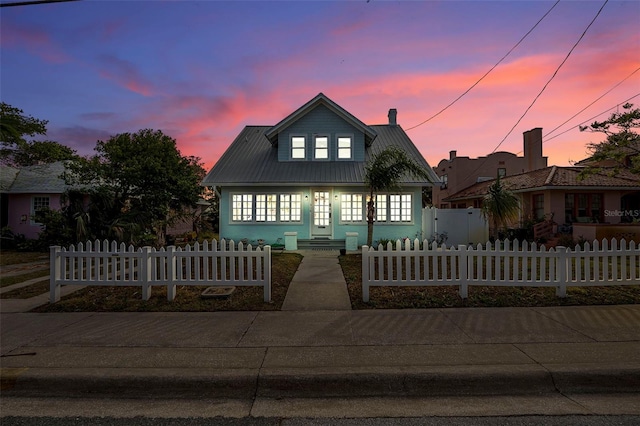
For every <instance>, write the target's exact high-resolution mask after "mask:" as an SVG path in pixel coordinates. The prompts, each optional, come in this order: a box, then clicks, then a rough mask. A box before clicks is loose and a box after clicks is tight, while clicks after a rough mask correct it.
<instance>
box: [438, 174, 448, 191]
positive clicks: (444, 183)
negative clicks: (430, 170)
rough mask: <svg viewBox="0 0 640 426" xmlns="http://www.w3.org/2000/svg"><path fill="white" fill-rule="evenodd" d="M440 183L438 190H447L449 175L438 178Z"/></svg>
mask: <svg viewBox="0 0 640 426" xmlns="http://www.w3.org/2000/svg"><path fill="white" fill-rule="evenodd" d="M440 182H441V183H442V184H441V185H440V188H441V189H447V185H448V184H449V175H442V176H440Z"/></svg>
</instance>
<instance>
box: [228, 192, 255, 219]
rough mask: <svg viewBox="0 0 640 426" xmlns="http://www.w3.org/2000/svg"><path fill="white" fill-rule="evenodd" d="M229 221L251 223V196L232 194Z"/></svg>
mask: <svg viewBox="0 0 640 426" xmlns="http://www.w3.org/2000/svg"><path fill="white" fill-rule="evenodd" d="M231 219H232V220H233V221H234V222H251V221H252V220H253V194H233V197H232V200H231Z"/></svg>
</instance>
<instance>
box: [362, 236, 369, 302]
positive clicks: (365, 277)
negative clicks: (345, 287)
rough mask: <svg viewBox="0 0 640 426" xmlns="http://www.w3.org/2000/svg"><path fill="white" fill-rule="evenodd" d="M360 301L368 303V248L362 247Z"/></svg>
mask: <svg viewBox="0 0 640 426" xmlns="http://www.w3.org/2000/svg"><path fill="white" fill-rule="evenodd" d="M362 301H363V302H368V301H369V247H368V246H366V245H363V246H362Z"/></svg>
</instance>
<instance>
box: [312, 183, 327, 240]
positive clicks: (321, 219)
mask: <svg viewBox="0 0 640 426" xmlns="http://www.w3.org/2000/svg"><path fill="white" fill-rule="evenodd" d="M312 194H313V206H312V209H311V215H312V219H313V220H312V226H311V238H331V193H330V192H329V191H328V190H324V189H319V190H314V191H313V192H312Z"/></svg>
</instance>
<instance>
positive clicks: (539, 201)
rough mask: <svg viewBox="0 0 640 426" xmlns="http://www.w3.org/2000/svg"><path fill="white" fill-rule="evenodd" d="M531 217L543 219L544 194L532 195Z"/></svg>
mask: <svg viewBox="0 0 640 426" xmlns="http://www.w3.org/2000/svg"><path fill="white" fill-rule="evenodd" d="M533 217H534V218H535V219H544V194H536V195H534V196H533Z"/></svg>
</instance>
